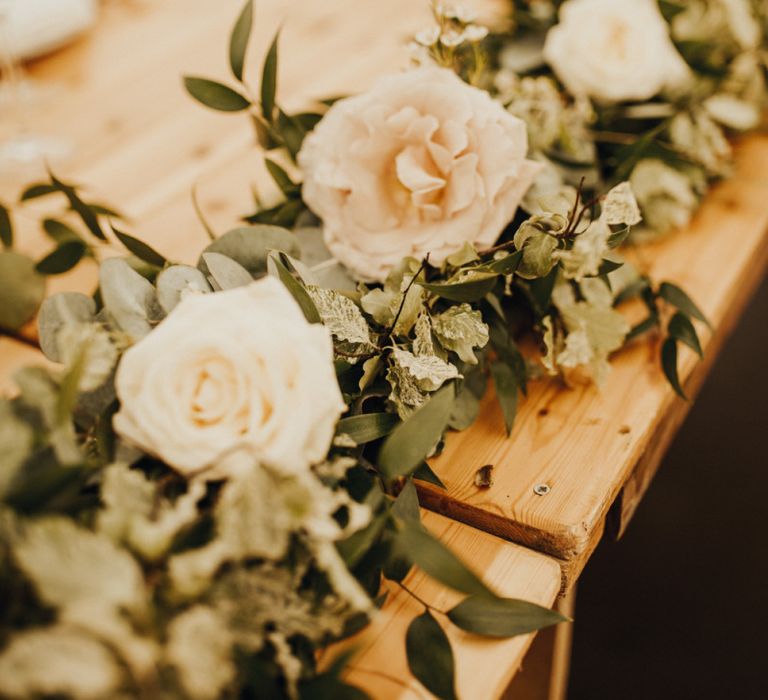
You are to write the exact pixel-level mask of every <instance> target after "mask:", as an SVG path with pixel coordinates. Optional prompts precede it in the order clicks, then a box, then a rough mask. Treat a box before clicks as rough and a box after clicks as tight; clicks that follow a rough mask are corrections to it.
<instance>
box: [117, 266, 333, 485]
mask: <svg viewBox="0 0 768 700" xmlns="http://www.w3.org/2000/svg"><path fill="white" fill-rule="evenodd" d="M332 357H333V348H332V341H331V336H330V334H329V332H328V330H327V329H326V328H325V327H324V326H321V325H310V324H309V323H307V321H306V320H305V318H304V316H303V314H302V312H301V310H300V308H299V306H298V305H297V304H296V302H295V301H294V300H293V297H291V295H290V294H289V292H288V291H287V290H286V289H285V287H284V286H283V285H282V284H281V283H280V282H278V281H277V280H275V279H274V278H270V277H267V278H264V279H262V280H260V281H258V282H254V283H253V284H251V285H248V286H247V287H239V288H237V289H232V290H229V291H226V292H219V293H215V294H199V295H191V296H188V297H186V298H185V299H183V300H182V301H181V302H180V303H179V305H178V306H177V307H176V308H175V309H174V310H173V312H172V313H171V314H170V315H169V316H168V317H167V318H166V319H165V320H163V321H162V323H160V325H159V326H158V327H157V328H156V329H155V330H153V331H152V332H151V333H150V334H149V335H147V336H146V337H144V338H143V339H142V340H140V341H139V342H138V343H137V344H136V345H134V346H133V347H131V348H129V349H128V350H127V351H126V353H125V355H124V356H123V358H122V361H121V363H120V365H119V367H118V371H117V377H116V388H117V395H118V398H119V399H120V412H119V413H118V414H117V415H116V416H115V418H114V428H115V431H116V432H117V433H118V434H119V435H120V436H121V437H122V438H124V439H125V440H126V441H127V442H129V443H131V444H133V445H135V446H137V447H139V448H141V449H143V450H145V451H146V452H148V453H149V454H152V455H155V456H156V457H158V458H160V459H162V460H163V461H164V462H166V463H167V464H168V465H170V466H172V467H174V468H175V469H176V470H177V471H179V472H181V473H184V474H194V473H196V472H198V471H201V470H203V469H205V468H207V467H210V466H214V465H215V466H216V467H217V473H218V472H219V471H221V469H222V464H223V463H226V462H228V461H234V462H236V461H237V460H232V459H231V458H232V456H233V455H238V454H243V453H245V454H247V455H252V456H253V458H254V459H257V460H258V461H259V462H261V463H262V464H264V465H266V466H269V467H271V468H272V469H274V470H276V471H278V472H280V473H285V474H296V473H299V472H301V471H302V470H304V469H306V468H307V467H308V466H309V465H310V464H313V463H316V462H319V461H320V460H322V459H323V458H324V457H325V456H326V454H327V452H328V449H329V447H330V444H331V440H332V438H333V434H334V429H335V424H336V421H337V420H338V418H339V415H340V414H341V412H342V411H343V410H344V408H345V405H344V402H343V401H342V398H341V393H340V391H339V387H338V383H337V381H336V375H335V373H334V368H333V360H332ZM241 461H242V460H241ZM224 471H225V472H226V467H224Z"/></svg>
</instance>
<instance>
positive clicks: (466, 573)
mask: <svg viewBox="0 0 768 700" xmlns="http://www.w3.org/2000/svg"><path fill="white" fill-rule="evenodd" d="M397 543H398V547H399V549H400V551H401V552H403V553H404V554H405V555H406V556H407V557H408V559H409V560H410V561H411V562H412V563H414V564H415V565H416V566H418V567H419V568H420V569H422V570H423V571H424V572H425V573H427V574H428V575H429V576H431V577H432V578H433V579H435V580H436V581H439V582H440V583H442V584H443V585H445V586H448V587H449V588H453V589H455V590H457V591H461V592H462V593H468V594H470V595H472V594H475V595H485V596H493V595H494V594H493V593H492V592H491V591H490V590H489V589H488V587H487V586H486V585H485V584H484V583H483V582H482V581H481V580H480V578H478V576H477V575H476V574H475V573H474V572H473V571H472V570H471V569H469V568H467V566H466V565H465V564H464V562H462V561H461V559H459V558H458V557H457V556H456V555H455V554H454V553H453V552H452V551H451V550H450V549H448V548H447V547H446V546H445V545H444V544H443V543H442V542H441V541H440V540H438V539H437V538H436V537H435V536H434V535H432V534H430V533H429V532H427V531H426V530H425V529H423V528H422V527H421V526H420V525H417V524H415V523H410V522H406V523H405V525H404V526H403V528H402V529H401V530H400V532H399V533H398V535H397Z"/></svg>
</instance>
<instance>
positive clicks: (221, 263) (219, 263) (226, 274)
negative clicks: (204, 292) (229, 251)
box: [203, 253, 253, 290]
mask: <svg viewBox="0 0 768 700" xmlns="http://www.w3.org/2000/svg"><path fill="white" fill-rule="evenodd" d="M203 260H204V261H205V265H206V267H207V268H208V271H209V272H210V278H211V280H212V281H213V282H214V283H215V285H216V286H217V287H218V288H219V290H225V289H234V288H235V287H245V286H247V285H249V284H250V283H251V282H253V277H251V273H250V272H248V270H246V269H245V268H244V267H243V266H242V265H241V264H240V263H238V262H235V261H234V260H232V258H228V257H227V256H226V255H222V254H221V253H203Z"/></svg>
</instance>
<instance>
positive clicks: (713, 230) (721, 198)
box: [420, 136, 768, 587]
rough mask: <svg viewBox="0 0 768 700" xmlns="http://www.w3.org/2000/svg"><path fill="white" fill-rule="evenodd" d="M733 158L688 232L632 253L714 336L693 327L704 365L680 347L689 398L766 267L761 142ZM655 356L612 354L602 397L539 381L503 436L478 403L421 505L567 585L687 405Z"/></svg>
mask: <svg viewBox="0 0 768 700" xmlns="http://www.w3.org/2000/svg"><path fill="white" fill-rule="evenodd" d="M737 153H738V167H737V170H736V173H735V176H734V178H733V179H731V180H728V181H726V182H723V183H722V184H721V185H719V186H718V187H716V188H715V189H714V190H713V191H712V192H711V193H710V194H709V196H708V197H707V199H706V201H705V203H704V206H703V207H702V209H701V211H700V212H699V214H698V215H697V217H696V218H695V220H694V222H693V223H692V224H691V226H690V227H689V228H688V229H687V230H685V231H681V232H679V233H676V234H674V235H672V236H670V237H668V238H666V239H665V240H664V241H662V242H659V243H657V244H654V245H650V246H647V247H644V248H642V249H641V251H640V254H641V256H642V259H644V260H646V261H649V263H648V271H649V272H650V274H651V275H652V276H653V277H654V278H655V279H656V280H670V281H673V282H675V283H677V284H679V285H681V286H682V287H683V288H684V289H686V290H687V291H688V292H689V293H690V294H691V295H692V296H693V298H694V299H696V301H697V302H698V303H699V305H700V306H701V307H702V309H703V311H704V312H705V314H707V315H708V317H709V318H710V319H711V320H712V322H713V324H714V326H715V329H716V330H715V332H714V334H710V333H709V332H708V331H707V330H706V329H705V328H703V327H702V328H700V330H701V331H702V335H703V345H704V346H705V349H706V351H707V353H708V354H707V359H706V361H705V362H704V363H701V364H698V363H697V361H696V357H695V356H694V355H693V353H692V352H688V351H687V350H686V351H684V352H683V353H682V354H681V362H680V367H681V370H680V371H681V377H682V379H683V382H684V384H685V386H686V388H687V389H688V391H689V392H690V393H691V394H694V393H695V390H696V388H697V387H698V386H699V385H700V384H701V382H702V381H703V378H704V377H705V376H706V373H707V371H708V369H709V367H711V364H712V362H713V361H714V359H715V357H716V356H717V351H718V349H719V347H720V346H721V345H722V343H723V340H724V339H725V337H726V336H727V334H728V332H729V331H730V330H731V328H732V327H733V325H734V324H735V323H736V321H737V320H738V317H739V314H740V312H741V310H742V309H743V307H744V305H745V304H746V302H747V301H748V299H749V298H750V296H751V294H752V292H753V290H754V288H755V286H756V285H757V283H758V282H759V281H760V279H761V278H762V276H763V275H764V272H765V268H766V262H768V207H766V206H765V203H766V199H768V138H766V137H763V136H755V137H751V138H749V139H746V140H745V141H744V142H743V143H741V144H740V145H739V146H738V149H737ZM658 350H659V348H658V343H656V342H653V341H652V340H648V339H643V340H640V341H638V342H636V343H635V344H634V345H633V346H632V347H629V348H627V349H626V350H624V351H622V352H620V353H618V354H617V355H616V356H615V358H614V360H613V362H612V373H611V375H610V378H609V381H608V384H607V386H606V388H605V390H604V391H602V392H601V391H599V390H598V389H597V388H595V387H594V386H588V385H584V386H576V387H565V386H563V385H562V384H561V383H558V382H556V381H540V382H537V383H536V384H535V385H533V386H532V387H531V390H530V391H529V395H528V398H527V399H526V400H525V401H524V402H523V403H522V405H521V408H520V412H519V415H518V419H517V423H516V426H515V430H514V433H513V435H512V438H511V439H507V438H506V436H505V434H504V430H503V423H502V418H501V414H500V411H499V409H498V408H497V404H496V402H495V400H494V397H493V396H491V395H489V396H487V397H486V398H485V400H484V401H483V407H482V411H481V416H480V419H479V420H478V422H477V423H476V425H474V426H473V427H472V428H470V429H469V430H468V431H466V432H464V433H462V434H460V435H452V436H450V438H449V440H448V444H447V448H446V450H445V451H444V453H443V454H442V455H441V456H440V457H439V458H438V459H436V460H434V461H433V463H432V467H433V469H434V470H435V472H437V474H438V475H439V476H440V478H441V479H442V480H443V482H444V483H445V484H446V486H447V489H446V490H445V491H442V490H440V489H437V488H435V487H432V486H430V485H428V484H422V485H420V491H421V495H422V502H423V503H425V504H426V505H427V506H428V507H430V508H433V509H435V510H437V511H439V512H441V513H444V514H446V515H449V516H451V517H454V518H456V519H459V520H462V521H464V522H467V523H470V524H472V525H474V526H476V527H480V528H483V529H486V530H488V531H489V532H493V533H495V534H497V535H499V536H501V537H505V538H507V539H510V540H513V541H516V542H519V543H521V544H525V545H527V546H529V547H531V548H533V549H537V550H540V551H544V552H547V553H549V554H551V555H553V556H556V557H558V558H560V559H562V560H563V572H564V586H565V587H567V585H569V584H570V583H571V582H572V581H574V580H575V578H576V577H577V576H578V574H579V572H580V571H581V569H582V568H583V566H584V564H585V562H586V560H587V558H588V557H589V555H590V554H591V552H592V550H593V549H594V547H595V546H596V544H597V542H598V540H599V538H600V536H601V534H602V532H603V529H604V527H605V519H606V515H607V513H608V511H609V509H610V507H611V505H612V504H613V503H614V501H616V499H617V496H618V495H619V493H620V492H621V490H622V488H624V486H625V484H626V485H627V490H626V492H625V493H624V495H623V497H622V504H623V505H622V515H621V517H620V520H621V522H623V523H626V522H627V520H628V518H629V516H630V515H631V512H632V510H633V508H634V505H635V504H636V502H637V500H638V498H639V497H640V496H641V495H642V493H643V491H644V489H645V488H646V487H647V483H648V482H649V480H650V478H651V476H652V475H653V473H654V471H655V469H656V467H657V466H658V463H659V461H660V459H661V456H662V455H663V453H664V451H665V450H666V447H667V446H668V444H669V441H670V440H671V438H672V436H673V435H674V433H675V432H676V430H677V428H678V427H679V425H680V423H681V422H682V420H683V418H684V416H685V413H686V411H687V409H688V406H689V404H687V403H685V402H683V401H682V400H681V399H679V398H677V397H676V396H675V395H674V393H673V392H672V390H671V389H670V388H669V386H668V385H667V383H666V381H665V380H664V378H663V376H662V373H661V371H660V369H659V363H658ZM485 464H493V465H494V467H495V468H494V472H493V477H494V484H493V486H492V487H491V488H490V489H486V490H480V489H478V488H477V487H475V485H474V482H473V477H474V472H475V470H476V469H477V468H478V467H480V466H482V465H485ZM635 470H638V471H637V472H636V473H635ZM633 473H635V476H634V478H633V477H632V475H633ZM542 483H543V484H547V485H548V486H550V488H551V490H550V492H549V493H548V494H547V495H546V496H538V495H536V494H535V493H534V486H535V485H536V484H542Z"/></svg>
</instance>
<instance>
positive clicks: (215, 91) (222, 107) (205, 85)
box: [184, 76, 251, 112]
mask: <svg viewBox="0 0 768 700" xmlns="http://www.w3.org/2000/svg"><path fill="white" fill-rule="evenodd" d="M184 86H185V87H186V88H187V92H188V93H189V94H190V95H192V97H194V98H195V99H196V100H197V101H198V102H200V103H201V104H203V105H205V106H206V107H210V108H211V109H215V110H217V111H219V112H242V111H243V110H246V109H248V108H249V107H250V106H251V103H250V101H249V100H248V99H247V98H245V97H243V95H241V94H240V93H239V92H236V91H235V90H233V89H232V88H231V87H227V86H226V85H222V84H221V83H217V82H216V81H215V80H208V79H207V78H199V77H196V76H187V77H185V78H184Z"/></svg>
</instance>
